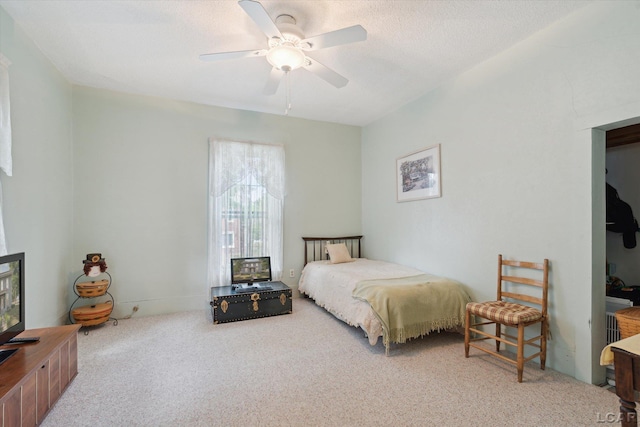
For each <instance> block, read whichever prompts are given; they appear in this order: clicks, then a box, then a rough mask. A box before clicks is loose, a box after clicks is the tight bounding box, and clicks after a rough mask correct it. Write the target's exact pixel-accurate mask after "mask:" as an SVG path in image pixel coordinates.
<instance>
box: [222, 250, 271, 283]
mask: <svg viewBox="0 0 640 427" xmlns="http://www.w3.org/2000/svg"><path fill="white" fill-rule="evenodd" d="M270 281H271V258H270V257H268V256H265V257H254V258H232V259H231V284H233V285H235V284H239V283H256V282H270Z"/></svg>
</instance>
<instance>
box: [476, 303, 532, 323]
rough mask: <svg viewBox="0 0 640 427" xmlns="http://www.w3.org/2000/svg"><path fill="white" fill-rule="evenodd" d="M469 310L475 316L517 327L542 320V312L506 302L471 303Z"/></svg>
mask: <svg viewBox="0 0 640 427" xmlns="http://www.w3.org/2000/svg"><path fill="white" fill-rule="evenodd" d="M467 310H468V311H469V312H470V313H471V314H474V315H477V316H480V317H483V318H485V319H489V320H491V321H494V322H498V323H502V324H508V325H517V324H520V323H529V322H533V321H535V320H538V319H540V318H542V313H541V312H540V310H538V309H536V308H534V307H528V306H526V305H522V304H517V303H513V302H506V301H488V302H470V303H467Z"/></svg>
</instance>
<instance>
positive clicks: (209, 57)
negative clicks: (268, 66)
mask: <svg viewBox="0 0 640 427" xmlns="http://www.w3.org/2000/svg"><path fill="white" fill-rule="evenodd" d="M266 54H267V51H266V50H265V49H257V50H238V51H235V52H219V53H205V54H203V55H200V59H201V60H202V61H224V60H227V59H237V58H252V57H258V56H265V55H266Z"/></svg>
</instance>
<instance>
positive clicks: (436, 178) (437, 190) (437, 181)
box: [396, 144, 442, 202]
mask: <svg viewBox="0 0 640 427" xmlns="http://www.w3.org/2000/svg"><path fill="white" fill-rule="evenodd" d="M396 188H397V193H396V194H397V200H398V202H408V201H410V200H419V199H430V198H433V197H441V196H442V190H441V188H442V186H441V175H440V144H437V145H432V146H431V147H427V148H423V149H421V150H418V151H414V152H413V153H409V154H407V155H406V156H403V157H400V158H398V159H397V160H396Z"/></svg>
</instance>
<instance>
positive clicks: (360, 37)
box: [301, 25, 367, 50]
mask: <svg viewBox="0 0 640 427" xmlns="http://www.w3.org/2000/svg"><path fill="white" fill-rule="evenodd" d="M366 39H367V30H365V29H364V28H363V27H362V26H361V25H354V26H353V27H347V28H342V29H341V30H335V31H330V32H328V33H324V34H319V35H317V36H313V37H309V38H308V39H304V40H302V41H301V44H303V43H307V44H308V45H309V47H306V48H303V49H304V50H318V49H324V48H326V47H333V46H338V45H341V44H347V43H354V42H361V41H364V40H366Z"/></svg>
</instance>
